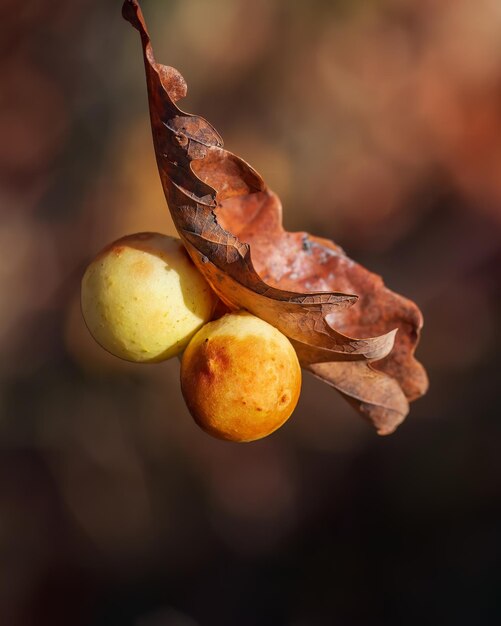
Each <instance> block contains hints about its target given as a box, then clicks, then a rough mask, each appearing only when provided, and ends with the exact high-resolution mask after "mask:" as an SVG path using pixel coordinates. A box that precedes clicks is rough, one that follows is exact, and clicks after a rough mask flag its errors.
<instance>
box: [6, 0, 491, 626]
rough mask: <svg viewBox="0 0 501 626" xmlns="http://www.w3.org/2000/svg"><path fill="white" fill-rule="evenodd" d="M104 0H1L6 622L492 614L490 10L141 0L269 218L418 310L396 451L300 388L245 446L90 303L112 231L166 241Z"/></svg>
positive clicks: (407, 1)
mask: <svg viewBox="0 0 501 626" xmlns="http://www.w3.org/2000/svg"><path fill="white" fill-rule="evenodd" d="M120 5H121V2H116V3H112V2H107V3H103V2H98V0H87V1H86V2H84V1H83V0H72V2H71V3H70V2H62V1H60V0H55V1H54V2H52V3H50V11H49V7H48V5H47V4H46V3H41V2H37V1H35V0H27V1H26V2H23V3H22V4H17V3H16V4H15V3H14V2H13V1H12V0H6V1H4V2H3V3H2V18H3V19H2V24H1V26H0V29H1V31H2V32H1V34H2V37H1V38H0V45H1V49H2V55H1V57H0V68H1V78H2V81H1V84H2V90H1V92H0V101H1V103H2V106H1V108H0V112H1V113H0V129H1V136H2V142H1V143H0V165H1V168H0V181H1V211H2V219H1V222H0V244H1V245H0V249H1V250H2V253H3V259H2V264H1V266H0V298H1V306H0V349H1V354H2V359H1V361H0V377H1V387H0V412H1V415H0V445H1V448H0V548H1V551H2V561H1V566H2V572H1V577H2V580H3V581H4V582H3V584H2V586H1V587H0V614H1V617H0V623H2V624H8V625H9V626H10V625H12V626H19V625H20V626H25V625H26V626H27V625H31V624H37V625H40V624H51V625H52V626H53V625H55V624H65V625H66V624H72V625H78V624H85V625H89V626H94V625H99V624H106V625H108V626H109V625H111V624H120V625H121V626H123V625H124V624H134V625H136V624H137V625H139V624H141V625H144V624H146V625H157V624H159V625H162V626H174V625H177V626H183V625H188V626H192V625H193V624H200V625H201V624H204V625H205V624H217V625H218V626H221V625H225V624H230V625H234V624H240V625H244V626H245V625H247V624H248V625H254V624H260V625H262V624H273V625H274V626H277V625H280V624H288V625H289V624H290V625H293V626H299V625H303V624H304V625H306V624H307V625H308V626H317V625H319V626H320V625H323V624H338V623H339V624H343V626H345V625H348V626H350V625H351V624H353V625H359V624H371V625H372V624H385V626H388V625H389V624H402V623H405V624H407V625H409V624H410V625H412V624H418V623H419V624H421V623H423V621H424V622H427V623H431V622H433V623H441V624H454V625H455V626H456V625H457V624H463V623H464V624H471V623H482V624H491V623H492V624H494V623H498V622H499V618H500V617H501V616H500V614H499V608H498V607H497V605H496V596H497V590H498V588H499V583H500V581H501V575H500V570H499V562H501V538H500V536H499V522H500V517H501V515H500V513H501V498H500V488H501V484H500V476H501V471H500V470H501V467H500V462H499V450H498V449H499V444H498V441H499V436H500V435H501V432H500V421H499V408H498V404H499V403H498V395H499V394H498V391H497V389H498V385H499V383H498V377H499V365H498V361H497V348H498V346H499V327H498V320H499V319H500V298H499V293H500V291H499V272H500V269H499V268H500V261H501V246H500V230H501V175H500V168H501V5H500V3H499V2H498V1H497V0H476V1H475V0H441V1H440V2H435V1H432V0H425V1H420V2H418V1H416V0H378V1H376V0H351V1H348V0H336V1H330V0H329V1H327V0H313V1H312V2H308V3H306V2H296V1H286V0H272V1H269V2H265V1H264V0H262V1H261V0H260V1H258V2H253V3H247V2H244V1H243V0H215V1H214V2H210V3H209V2H206V1H205V0H183V1H181V0H172V1H171V2H161V1H160V0H157V1H155V0H149V2H147V1H146V0H145V1H144V3H143V9H144V12H145V14H146V15H147V17H148V22H149V24H150V28H151V31H152V36H153V38H154V40H155V42H158V43H156V55H157V57H158V59H160V60H162V61H163V62H166V63H169V64H171V65H173V66H175V67H178V68H179V69H180V70H181V71H182V73H183V75H184V76H185V77H186V79H187V80H188V83H189V85H190V93H189V94H188V99H187V101H186V104H185V106H186V109H187V110H191V111H197V112H199V113H200V114H202V115H204V116H205V117H206V118H208V119H210V120H211V121H212V122H213V123H214V124H215V126H216V127H217V128H218V129H219V130H220V131H221V133H222V134H223V136H224V137H225V145H226V147H227V148H228V149H229V150H231V151H233V152H235V153H237V154H239V155H241V156H242V157H243V158H245V159H246V160H247V161H249V162H250V163H251V164H252V165H254V166H255V167H256V168H258V169H259V171H260V172H261V173H262V174H263V176H264V178H265V179H266V180H267V182H268V183H269V184H270V187H271V188H272V189H274V190H275V191H276V192H277V193H278V194H279V195H280V197H281V198H282V200H283V204H284V220H285V225H286V227H287V228H288V229H291V230H294V229H297V230H307V231H309V232H313V233H315V234H317V235H320V236H324V237H328V238H332V239H335V240H336V242H338V243H339V244H340V245H342V246H343V247H344V248H345V249H346V250H347V252H349V253H350V255H351V256H353V257H356V258H357V259H360V260H361V261H362V262H363V263H364V264H365V265H366V266H368V267H369V268H371V269H372V270H374V271H376V272H378V273H381V274H382V275H384V276H385V280H386V283H387V284H388V286H389V287H391V288H393V289H395V290H397V291H399V292H402V293H404V294H405V295H407V296H409V297H410V298H412V299H413V300H415V301H417V302H418V303H419V305H420V306H421V308H422V309H423V312H424V317H425V329H424V334H423V340H422V343H421V345H420V348H419V349H418V357H419V358H420V360H422V361H423V362H424V363H425V364H426V366H427V368H428V369H429V371H430V379H431V382H432V388H431V391H430V393H429V395H428V396H427V397H426V398H425V399H423V400H421V401H419V402H418V403H416V405H415V407H414V408H413V412H412V414H411V417H410V418H409V419H408V420H407V422H406V423H405V424H404V425H403V426H402V427H401V430H400V431H399V432H398V433H397V434H396V435H395V436H394V437H393V438H390V439H387V440H386V441H382V440H380V439H377V438H376V436H375V435H373V433H372V431H370V429H368V428H367V427H366V426H365V425H364V424H363V423H361V422H359V420H358V418H357V417H356V416H354V414H353V412H352V410H351V409H350V408H349V407H348V406H345V404H344V402H343V401H342V400H338V399H337V398H336V397H334V396H333V394H332V393H331V392H330V391H329V389H324V387H323V385H321V384H320V383H318V382H317V381H315V380H313V379H311V378H307V377H305V382H304V389H303V394H302V398H301V401H300V405H299V408H298V410H297V412H296V413H295V415H294V417H293V418H292V419H291V420H290V423H288V424H287V425H286V426H285V427H284V428H283V429H281V430H280V431H278V432H277V433H276V434H274V435H273V436H272V437H271V438H269V439H268V440H265V441H263V442H260V443H257V444H252V445H249V446H240V447H237V446H232V445H230V444H226V443H224V442H218V441H215V440H212V439H210V438H209V437H207V436H206V435H205V434H204V433H202V432H200V431H199V430H198V429H197V427H196V426H195V425H194V424H193V423H192V421H191V420H190V418H189V416H188V413H187V411H186V409H185V407H184V405H183V403H182V399H181V393H180V390H179V384H178V363H177V362H169V363H166V364H164V365H160V366H151V367H148V366H146V367H139V366H137V367H135V366H133V365H130V364H126V363H122V362H120V361H118V360H117V359H113V358H111V357H109V356H108V355H106V354H105V353H104V352H103V351H101V350H100V348H98V347H97V346H96V345H94V343H93V342H92V340H91V339H90V337H89V335H88V333H87V331H86V329H85V328H84V325H83V322H82V320H81V317H80V315H79V310H78V309H79V308H78V292H79V281H80V277H81V274H82V271H83V269H84V267H85V264H86V263H87V262H88V260H89V259H90V258H91V257H92V256H93V255H94V254H95V253H96V252H97V251H98V250H99V249H100V248H101V247H103V246H104V245H105V244H106V243H108V242H109V241H110V240H112V239H115V238H117V237H119V236H121V235H124V234H127V233H129V232H133V231H137V230H159V231H162V232H166V233H172V232H173V225H172V223H171V221H170V218H169V217H168V212H167V209H166V206H165V202H164V199H163V195H162V191H161V187H160V182H159V179H158V175H157V172H156V165H155V161H154V155H153V148H152V143H151V138H150V136H149V121H148V116H147V104H146V96H145V89H144V78H143V68H142V65H141V63H142V62H141V59H140V55H139V54H138V42H137V38H136V36H135V33H133V32H132V31H131V29H130V28H128V27H127V25H126V24H125V23H124V22H123V21H122V18H121V15H120V8H121V7H120ZM216 32H217V36H215V34H214V33H216ZM305 84H307V85H308V89H305V88H304V86H305ZM299 178H301V180H302V184H301V186H300V187H299V186H298V184H297V181H298V179H299Z"/></svg>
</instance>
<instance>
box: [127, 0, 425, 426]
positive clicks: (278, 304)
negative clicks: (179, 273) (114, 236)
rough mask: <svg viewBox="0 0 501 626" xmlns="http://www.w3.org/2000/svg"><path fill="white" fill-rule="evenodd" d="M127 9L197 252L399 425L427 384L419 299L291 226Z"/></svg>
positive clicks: (321, 370)
mask: <svg viewBox="0 0 501 626" xmlns="http://www.w3.org/2000/svg"><path fill="white" fill-rule="evenodd" d="M123 15H124V17H125V19H127V20H128V21H129V22H130V23H131V24H132V25H133V26H134V27H135V28H136V29H137V30H138V31H139V33H140V35H141V42H142V48H143V54H144V62H145V70H146V81H147V88H148V99H149V107H150V117H151V126H152V132H153V142H154V146H155V153H156V158H157V163H158V169H159V172H160V178H161V181H162V185H163V188H164V191H165V196H166V199H167V203H168V205H169V209H170V211H171V214H172V218H173V220H174V223H175V225H176V228H177V230H178V233H179V236H180V237H181V239H182V241H183V243H184V244H185V246H186V248H187V250H188V252H189V254H190V256H191V257H192V259H193V261H194V262H195V264H196V265H197V267H198V268H199V270H200V271H201V272H202V273H203V274H204V276H205V277H206V278H207V280H208V281H209V282H210V284H211V285H212V287H213V289H214V291H215V292H216V293H217V294H218V296H219V297H220V298H221V300H222V301H223V302H224V303H225V304H226V305H227V306H228V307H230V308H231V309H239V308H244V309H247V310H249V311H250V312H251V313H253V314H254V315H257V316H258V317H260V318H262V319H264V320H265V321H267V322H269V323H270V324H272V325H273V326H275V327H277V328H278V329H279V330H280V331H282V332H283V333H284V334H285V335H287V336H288V337H289V339H290V340H291V341H292V342H293V344H294V347H295V348H296V351H297V353H298V356H299V359H300V362H301V365H302V366H303V367H304V368H306V369H308V370H310V371H311V372H312V373H313V374H314V375H315V376H317V377H318V378H320V379H322V380H324V381H325V382H327V383H328V384H329V385H332V386H333V387H334V388H335V389H337V390H338V391H339V392H340V393H341V394H342V395H343V396H344V397H345V398H346V399H347V400H348V401H349V402H350V403H351V404H353V406H355V407H356V408H357V409H358V410H359V411H360V412H361V413H362V415H363V416H365V417H366V418H367V419H369V420H370V421H371V422H372V423H373V425H374V426H375V428H376V429H377V431H378V433H380V434H388V433H391V432H393V431H394V430H395V428H396V427H397V426H398V424H400V423H401V422H402V420H403V419H404V418H405V416H406V415H407V413H408V410H409V404H408V403H409V401H411V400H414V399H416V398H418V397H419V396H420V395H422V394H423V393H424V392H425V391H426V388H427V378H426V374H425V371H424V369H423V367H422V366H421V364H420V363H419V362H418V361H416V359H415V358H414V350H415V347H416V344H417V342H418V338H419V332H420V329H421V327H422V316H421V313H420V311H419V309H418V308H417V306H416V305H415V304H414V303H413V302H411V301H409V300H407V299H405V298H403V297H402V296H399V295H397V294H395V293H394V292H392V291H390V290H389V289H387V288H386V287H385V286H384V284H383V281H382V280H381V278H380V277H379V276H376V275H375V274H372V273H371V272H369V271H368V270H366V269H365V268H363V267H362V266H361V265H359V264H357V263H355V262H354V261H352V260H351V259H349V258H348V257H347V256H346V255H345V254H344V252H343V251H342V250H341V248H339V247H338V246H336V245H335V244H333V243H332V242H330V241H327V240H325V239H320V238H316V237H312V236H310V235H308V234H306V233H289V232H287V231H285V230H284V229H283V227H282V207H281V204H280V200H279V199H278V197H277V196H276V195H275V194H274V193H273V192H272V191H271V190H270V189H269V188H268V187H267V186H266V184H265V183H264V181H263V179H262V178H261V176H260V175H259V174H258V173H257V172H256V171H255V170H254V169H253V168H252V167H250V165H248V164H247V163H246V162H245V161H243V160H242V159H240V158H239V157H237V156H235V155H234V154H232V153H231V152H228V151H227V150H224V149H223V141H222V139H221V137H220V135H219V134H218V132H217V131H216V130H215V129H214V128H213V127H212V126H211V125H210V124H209V123H208V122H207V121H206V120H205V119H203V118H201V117H199V116H196V115H191V114H188V113H185V112H183V111H182V110H181V109H179V108H178V107H177V106H176V104H175V103H176V102H177V101H178V100H180V99H181V98H183V97H184V96H185V95H186V91H187V87H186V83H185V81H184V79H183V77H182V76H181V74H180V73H179V72H178V71H177V70H175V69H174V68H172V67H167V66H165V65H161V64H159V63H157V62H156V61H155V58H154V56H153V50H152V46H151V42H150V37H149V35H148V31H147V28H146V25H145V21H144V18H143V15H142V13H141V9H140V7H139V4H138V2H137V1H136V0H126V1H125V2H124V5H123ZM397 331H398V334H397ZM367 335H369V336H367ZM360 336H362V337H364V336H365V337H364V338H357V337H360Z"/></svg>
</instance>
